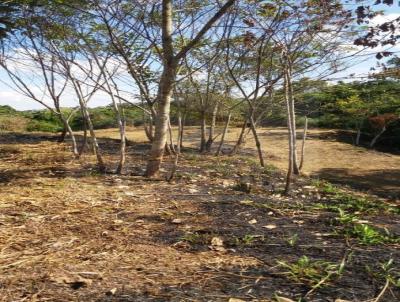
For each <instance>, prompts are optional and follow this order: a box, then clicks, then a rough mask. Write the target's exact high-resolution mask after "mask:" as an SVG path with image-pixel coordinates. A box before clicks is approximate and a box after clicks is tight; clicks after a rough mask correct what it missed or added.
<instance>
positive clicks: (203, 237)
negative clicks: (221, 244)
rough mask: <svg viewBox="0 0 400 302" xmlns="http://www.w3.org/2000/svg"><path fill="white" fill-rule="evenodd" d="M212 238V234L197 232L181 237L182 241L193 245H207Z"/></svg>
mask: <svg viewBox="0 0 400 302" xmlns="http://www.w3.org/2000/svg"><path fill="white" fill-rule="evenodd" d="M211 238H212V234H209V233H206V234H200V233H197V232H194V233H192V232H188V233H186V234H185V235H183V236H182V237H181V240H182V241H186V242H189V243H191V244H207V243H208V242H209V241H210V239H211Z"/></svg>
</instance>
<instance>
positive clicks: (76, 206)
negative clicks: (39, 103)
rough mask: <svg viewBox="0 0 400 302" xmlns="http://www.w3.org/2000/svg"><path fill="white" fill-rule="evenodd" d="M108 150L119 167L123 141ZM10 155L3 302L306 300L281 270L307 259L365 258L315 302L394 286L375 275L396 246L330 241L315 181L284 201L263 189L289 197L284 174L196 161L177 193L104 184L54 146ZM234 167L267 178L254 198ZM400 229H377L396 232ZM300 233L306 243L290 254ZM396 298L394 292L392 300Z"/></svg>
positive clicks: (122, 182)
mask: <svg viewBox="0 0 400 302" xmlns="http://www.w3.org/2000/svg"><path fill="white" fill-rule="evenodd" d="M113 131H114V130H109V131H102V132H101V133H102V134H103V135H106V136H110V134H111V135H112V133H114V132H113ZM130 135H131V133H130ZM49 139H51V140H50V141H49ZM102 146H103V147H107V150H110V151H113V152H108V153H107V154H106V160H107V163H108V165H109V166H110V167H111V166H112V165H113V164H112V163H116V162H117V157H116V156H117V153H116V152H115V150H117V145H116V142H112V141H109V140H108V141H102ZM0 152H1V153H2V155H1V157H0V158H1V161H0V301H4V302H11V301H52V302H53V301H60V302H61V301H85V302H86V301H98V302H100V301H101V302H106V301H125V302H127V301H228V300H229V299H230V298H232V297H235V298H240V299H243V300H245V301H268V299H270V298H271V297H273V295H274V293H278V294H280V295H282V296H287V297H293V298H296V297H300V296H302V295H304V294H305V293H306V292H307V291H309V288H307V286H306V285H304V284H298V283H296V282H291V281H289V280H287V279H286V278H285V276H284V275H283V274H282V272H280V271H279V267H277V261H278V260H282V259H283V260H285V261H289V262H290V261H294V260H295V259H297V258H298V257H299V256H300V255H303V254H305V255H307V256H309V257H310V258H317V259H318V258H324V259H326V260H329V261H340V259H341V258H342V257H343V254H344V253H346V252H347V251H350V250H353V251H354V253H355V255H354V259H355V260H354V261H353V262H352V263H349V264H348V267H346V273H345V274H344V275H343V277H342V278H341V279H340V280H338V281H335V282H336V283H332V284H329V286H328V287H326V288H322V289H320V290H317V291H315V292H314V293H313V295H312V296H311V297H312V299H315V300H312V301H324V299H330V300H334V299H335V298H347V299H353V298H354V299H359V300H365V299H371V298H373V297H374V296H375V295H376V292H377V291H378V290H379V288H380V286H381V285H382V284H381V283H382V280H379V279H377V280H376V279H374V278H373V277H371V276H369V277H368V276H367V275H366V273H365V265H366V264H371V263H375V262H376V261H378V262H379V261H381V262H383V261H387V260H388V258H390V257H392V258H394V259H398V258H400V255H399V249H398V246H396V245H394V244H393V245H387V246H379V247H362V246H360V245H358V244H357V242H349V241H348V240H345V239H344V238H342V237H337V236H333V235H329V236H326V233H332V232H333V230H332V227H331V226H329V221H330V220H331V219H332V216H331V215H330V214H328V213H323V212H321V211H314V212H313V211H312V210H310V209H311V208H312V206H313V203H314V202H315V200H314V198H315V197H314V195H312V194H309V192H306V191H303V189H301V186H302V185H303V183H302V181H303V180H299V186H298V187H295V190H294V191H295V192H294V194H293V196H292V197H287V198H286V197H282V196H280V194H277V192H270V189H267V188H265V187H264V185H263V182H264V181H265V179H264V178H265V177H266V178H267V179H269V180H270V181H273V182H275V183H276V190H280V188H281V187H282V184H281V179H282V177H281V176H280V174H279V173H278V174H268V175H267V174H263V173H264V172H263V171H261V170H259V168H257V165H255V164H254V161H253V160H249V159H248V158H246V157H241V156H239V157H233V158H231V157H225V156H222V157H220V158H219V159H215V158H214V157H213V156H207V155H205V156H199V155H196V154H195V153H188V154H184V155H183V157H182V162H181V167H180V168H179V170H178V178H177V179H176V181H174V182H172V183H167V182H165V181H157V180H153V181H149V180H146V179H144V178H142V177H139V176H131V175H128V174H127V175H123V176H118V175H113V174H107V175H100V174H98V173H97V172H96V170H95V166H94V158H93V156H91V155H85V156H84V158H82V159H81V160H79V161H74V160H72V156H71V154H70V152H69V150H68V146H66V145H64V144H57V143H55V142H54V140H53V139H52V138H51V137H50V138H44V137H40V136H38V137H35V136H34V135H32V136H30V135H27V136H21V137H18V136H15V137H13V136H12V135H11V136H4V137H3V138H0ZM140 152H141V151H140V150H137V148H136V146H135V145H132V146H130V147H129V150H128V163H129V165H128V171H129V170H131V169H133V168H134V167H140V166H142V165H143V156H142V155H140ZM233 169H234V170H235V171H240V172H242V173H247V174H249V173H253V174H254V175H255V176H256V179H257V184H255V185H254V190H253V192H252V193H251V194H245V193H243V192H239V191H236V190H235V189H234V188H235V183H236V181H237V177H236V176H235V174H234V173H233V172H232V171H233ZM304 181H306V182H307V181H308V180H304ZM249 200H250V201H251V202H249ZM396 219H398V216H390V215H389V216H387V215H384V219H379V220H378V221H377V222H376V223H377V224H379V225H380V226H381V227H387V228H388V229H390V230H391V231H393V230H392V226H394V225H395V223H394V222H395V221H396ZM266 226H268V227H266ZM270 226H274V227H270ZM295 233H296V234H298V238H299V239H298V243H297V244H296V246H290V245H288V242H287V239H288V238H290V236H292V235H293V234H295ZM321 234H322V235H321ZM321 236H322V237H321ZM213 238H220V239H221V240H222V242H223V243H222V246H219V245H213ZM214 241H215V240H214ZM396 297H397V298H398V297H399V293H398V291H397V290H396V289H392V291H391V292H390V291H388V293H387V295H386V296H385V297H383V299H381V301H388V302H389V301H394V300H393V299H396ZM385 299H386V300H385Z"/></svg>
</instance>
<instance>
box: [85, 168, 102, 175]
mask: <svg viewBox="0 0 400 302" xmlns="http://www.w3.org/2000/svg"><path fill="white" fill-rule="evenodd" d="M85 174H86V176H101V175H103V174H104V173H101V172H100V171H99V170H98V169H88V170H87V171H85Z"/></svg>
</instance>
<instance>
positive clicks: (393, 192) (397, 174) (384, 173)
mask: <svg viewBox="0 0 400 302" xmlns="http://www.w3.org/2000/svg"><path fill="white" fill-rule="evenodd" d="M312 177H318V178H321V179H326V180H328V181H330V182H332V183H336V184H341V185H347V186H350V187H352V188H353V189H356V190H362V191H367V192H370V193H373V194H376V195H378V196H381V197H389V198H399V197H400V169H395V170H374V171H368V172H367V171H365V172H364V173H363V174H362V175H360V174H355V173H352V172H351V170H350V169H338V168H325V169H321V170H319V171H318V172H317V173H314V174H313V175H312Z"/></svg>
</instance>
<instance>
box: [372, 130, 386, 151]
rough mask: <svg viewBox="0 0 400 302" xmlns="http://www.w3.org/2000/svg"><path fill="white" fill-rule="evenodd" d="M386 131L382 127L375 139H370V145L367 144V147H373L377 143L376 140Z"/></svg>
mask: <svg viewBox="0 0 400 302" xmlns="http://www.w3.org/2000/svg"><path fill="white" fill-rule="evenodd" d="M385 131H386V127H383V128H382V130H381V131H379V133H378V134H377V135H375V137H374V138H373V139H372V141H371V143H370V144H369V147H370V148H372V147H373V146H375V144H376V142H377V141H378V138H380V137H381V135H382V134H383V133H384V132H385Z"/></svg>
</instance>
